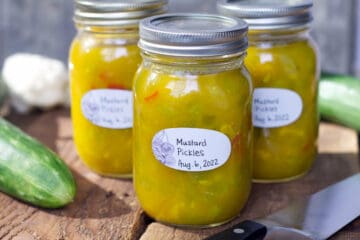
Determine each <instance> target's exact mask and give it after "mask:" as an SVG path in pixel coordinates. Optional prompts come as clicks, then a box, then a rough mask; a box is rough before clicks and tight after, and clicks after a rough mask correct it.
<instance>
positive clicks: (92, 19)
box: [74, 0, 168, 27]
mask: <svg viewBox="0 0 360 240" xmlns="http://www.w3.org/2000/svg"><path fill="white" fill-rule="evenodd" d="M167 3H168V1H167V0H75V17H74V21H75V23H78V24H83V25H89V26H117V27H137V25H138V24H139V21H140V20H141V19H143V18H145V17H149V16H153V15H158V14H162V13H164V12H165V10H166V4H167Z"/></svg>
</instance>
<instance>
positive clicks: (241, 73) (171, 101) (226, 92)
mask: <svg viewBox="0 0 360 240" xmlns="http://www.w3.org/2000/svg"><path fill="white" fill-rule="evenodd" d="M139 46H140V49H141V50H142V56H143V62H142V65H141V66H140V68H139V70H138V71H137V74H136V75H135V78H134V129H133V130H134V148H133V149H134V151H133V154H134V158H133V159H134V186H135V191H136V194H137V197H138V199H139V201H140V204H141V206H142V207H143V209H144V210H145V212H146V213H147V214H148V215H149V216H151V217H153V218H154V219H155V220H157V221H160V222H164V223H168V224H172V225H178V226H194V227H204V226H215V225H219V224H221V223H224V222H226V221H229V220H230V219H232V218H233V217H235V216H236V215H237V214H238V213H239V212H240V210H241V209H242V207H243V206H244V204H245V202H246V200H247V198H248V195H249V191H250V184H251V176H252V168H251V167H252V165H251V163H252V159H251V158H252V155H251V153H252V149H251V147H252V124H251V92H252V84H251V79H250V77H249V75H248V72H247V70H246V69H245V68H244V66H243V59H244V56H245V53H246V48H247V25H246V23H245V22H244V21H241V20H239V19H236V18H228V17H222V16H218V15H201V14H169V15H160V16H155V17H151V18H147V19H145V20H143V21H141V23H140V41H139Z"/></svg>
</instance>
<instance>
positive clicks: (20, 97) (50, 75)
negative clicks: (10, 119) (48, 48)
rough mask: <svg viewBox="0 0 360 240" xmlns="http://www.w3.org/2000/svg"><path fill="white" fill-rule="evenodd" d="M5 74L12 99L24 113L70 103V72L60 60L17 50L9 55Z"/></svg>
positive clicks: (13, 104)
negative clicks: (33, 109) (34, 108)
mask: <svg viewBox="0 0 360 240" xmlns="http://www.w3.org/2000/svg"><path fill="white" fill-rule="evenodd" d="M2 75H3V79H4V82H5V83H6V85H7V86H8V88H9V93H10V103H11V105H12V106H13V107H14V108H15V110H16V111H18V112H20V113H26V112H29V111H30V110H31V109H32V108H33V107H38V108H41V109H49V108H51V107H54V106H57V105H68V103H69V80H68V72H67V70H66V68H65V65H64V64H63V63H62V62H61V61H59V60H56V59H52V58H48V57H44V56H40V55H35V54H28V53H17V54H14V55H11V56H9V57H7V58H6V59H5V62H4V66H3V71H2Z"/></svg>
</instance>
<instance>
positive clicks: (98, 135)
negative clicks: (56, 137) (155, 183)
mask: <svg viewBox="0 0 360 240" xmlns="http://www.w3.org/2000/svg"><path fill="white" fill-rule="evenodd" d="M165 3H166V2H165V1H138V2H137V3H136V5H135V4H134V3H133V2H132V1H100V0H86V1H85V0H77V1H76V11H75V23H76V27H77V29H78V34H77V36H76V38H75V39H74V40H73V42H72V45H71V49H70V54H69V67H70V78H71V82H70V86H71V117H72V123H73V133H74V142H75V145H76V149H77V152H78V154H79V156H80V158H81V159H82V160H83V162H84V163H85V164H86V165H87V166H88V167H89V168H90V169H92V170H93V171H95V172H97V173H99V174H102V175H107V176H114V177H130V176H131V174H132V124H133V123H132V121H133V119H132V114H133V105H132V91H131V89H132V79H133V76H134V74H135V72H136V70H137V68H138V66H139V65H140V62H141V56H140V50H139V48H138V46H137V42H138V38H139V37H138V27H137V25H138V22H139V21H140V19H141V18H143V17H147V16H150V15H153V14H155V13H162V12H163V9H162V6H163V5H164V4H165ZM129 8H133V9H132V11H130V12H129Z"/></svg>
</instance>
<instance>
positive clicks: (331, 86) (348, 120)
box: [319, 73, 360, 131]
mask: <svg viewBox="0 0 360 240" xmlns="http://www.w3.org/2000/svg"><path fill="white" fill-rule="evenodd" d="M319 84H320V85H319V111H320V115H321V117H322V118H324V119H327V120H330V121H333V122H336V123H339V124H342V125H344V126H347V127H350V128H353V129H355V130H357V131H360V79H359V78H356V77H352V76H346V75H335V74H326V73H323V74H322V75H321V78H320V83H319Z"/></svg>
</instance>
